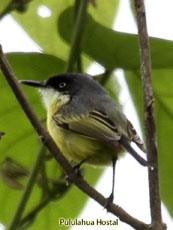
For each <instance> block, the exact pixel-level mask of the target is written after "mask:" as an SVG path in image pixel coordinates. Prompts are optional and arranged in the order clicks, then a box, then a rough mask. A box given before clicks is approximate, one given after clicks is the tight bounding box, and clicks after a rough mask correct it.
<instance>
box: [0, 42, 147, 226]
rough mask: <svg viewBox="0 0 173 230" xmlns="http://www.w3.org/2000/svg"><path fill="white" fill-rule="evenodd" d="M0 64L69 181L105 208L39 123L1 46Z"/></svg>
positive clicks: (114, 209) (126, 218) (133, 222)
mask: <svg viewBox="0 0 173 230" xmlns="http://www.w3.org/2000/svg"><path fill="white" fill-rule="evenodd" d="M0 64H1V69H2V72H3V74H4V76H5V77H6V79H7V81H8V83H9V85H10V86H11V88H12V90H13V92H14V94H15V96H16V98H17V99H18V102H19V103H20V105H21V107H22V108H23V110H24V112H25V113H26V116H27V117H28V119H29V120H30V122H31V124H32V125H33V127H34V129H35V131H36V132H37V133H38V135H39V137H40V138H41V140H42V141H43V143H44V144H45V145H46V146H47V148H48V149H49V150H50V152H51V154H52V155H53V157H54V158H55V160H56V161H57V163H58V164H59V165H60V167H61V168H62V169H63V171H64V172H65V173H66V174H67V175H68V179H69V181H70V182H71V183H74V184H75V185H76V186H77V187H78V188H79V189H80V190H81V191H83V192H84V193H85V194H87V195H88V196H90V197H91V198H93V199H94V200H95V201H96V202H98V203H99V204H100V205H101V206H103V207H104V205H105V202H106V198H105V197H103V196H102V195H101V194H100V193H99V192H97V191H96V190H95V189H94V188H92V187H91V186H90V185H89V184H88V183H87V182H86V181H85V180H84V179H83V178H82V177H81V176H80V175H78V174H76V173H75V170H74V169H73V168H72V166H71V165H70V164H69V162H68V161H67V160H66V159H65V157H64V156H63V155H62V154H61V153H60V151H59V149H58V147H57V145H56V144H55V142H54V141H53V139H52V138H51V136H50V135H49V133H48V132H47V131H46V130H45V128H44V127H43V125H42V124H41V122H40V121H39V119H38V117H37V116H36V114H35V112H34V111H33V109H32V107H31V105H30V103H29V101H28V99H27V98H26V96H25V94H24V92H23V90H22V89H21V87H20V86H19V83H18V80H17V78H16V77H15V74H14V72H13V71H12V69H11V67H10V65H9V64H8V61H7V59H6V57H5V55H4V54H3V51H2V48H1V46H0ZM107 210H108V211H109V212H111V213H112V214H115V215H116V216H117V217H119V219H120V220H121V221H123V222H126V223H127V224H129V225H130V226H132V227H133V228H135V229H137V230H149V225H147V224H145V223H143V222H142V221H139V220H137V219H136V218H134V217H132V216H130V215H129V214H128V213H126V212H125V211H124V210H123V209H122V208H120V207H119V206H117V205H115V204H110V205H109V207H108V208H107ZM13 230H15V229H13Z"/></svg>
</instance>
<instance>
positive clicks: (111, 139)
mask: <svg viewBox="0 0 173 230" xmlns="http://www.w3.org/2000/svg"><path fill="white" fill-rule="evenodd" d="M20 82H21V83H23V84H25V85H28V86H33V87H36V88H38V90H39V92H40V93H41V95H42V100H43V104H44V106H45V108H46V110H47V128H48V132H49V133H50V135H51V136H52V138H53V140H54V141H55V143H56V144H57V146H58V148H59V149H60V151H61V153H62V154H63V155H64V156H65V158H66V159H67V160H68V161H69V162H70V163H71V165H73V166H77V167H80V166H81V164H83V163H87V164H90V165H94V166H107V165H110V164H112V166H113V177H112V180H113V182H112V191H111V193H110V196H109V197H108V198H107V199H106V203H105V208H107V207H108V206H109V205H110V204H111V203H112V202H113V199H114V184H115V182H114V181H115V165H116V162H117V159H118V158H119V157H120V156H121V155H123V153H124V152H125V151H127V152H128V153H129V154H130V155H132V156H133V157H134V158H135V159H136V160H137V161H138V162H139V163H140V164H141V165H143V166H147V167H148V166H149V163H148V162H147V161H146V160H145V159H144V158H142V157H141V156H140V155H139V154H138V153H137V152H136V151H135V150H134V148H133V147H132V146H131V142H134V143H135V144H136V145H137V147H138V148H139V149H140V150H142V151H143V152H146V150H145V147H144V144H143V142H142V140H141V138H140V137H139V135H138V134H137V132H136V130H135V128H134V127H133V125H132V123H131V122H130V121H129V120H128V119H127V117H126V116H125V114H124V113H123V112H122V110H121V108H120V106H119V105H118V104H117V103H116V102H115V101H114V100H113V99H112V98H111V97H110V96H109V94H108V92H107V91H106V90H105V89H104V88H103V87H102V86H101V85H100V84H99V83H98V82H96V81H95V80H94V79H93V78H92V77H90V76H88V75H85V74H82V73H62V74H58V75H54V76H51V77H50V78H48V79H47V80H45V81H42V82H41V81H35V80H21V81H20Z"/></svg>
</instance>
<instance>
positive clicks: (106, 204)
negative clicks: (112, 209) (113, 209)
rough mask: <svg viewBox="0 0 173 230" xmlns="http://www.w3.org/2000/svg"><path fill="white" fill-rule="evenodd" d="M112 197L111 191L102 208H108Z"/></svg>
mask: <svg viewBox="0 0 173 230" xmlns="http://www.w3.org/2000/svg"><path fill="white" fill-rule="evenodd" d="M113 199H114V196H113V193H111V195H110V196H109V197H108V198H107V199H106V202H105V204H104V208H105V209H108V207H109V205H110V204H112V202H113Z"/></svg>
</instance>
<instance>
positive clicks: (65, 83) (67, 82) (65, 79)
mask: <svg viewBox="0 0 173 230" xmlns="http://www.w3.org/2000/svg"><path fill="white" fill-rule="evenodd" d="M21 83H24V84H26V85H30V86H34V87H38V88H40V89H41V88H42V89H44V88H45V89H46V88H47V89H49V88H50V89H54V90H55V91H58V92H60V93H61V94H64V95H69V96H73V95H76V93H77V92H79V91H83V92H84V91H86V92H98V91H102V92H104V90H103V88H102V87H101V85H99V84H98V83H97V82H95V81H93V80H92V79H91V78H90V77H88V76H85V75H83V74H79V73H64V74H59V75H55V76H52V77H50V78H49V79H48V80H46V81H44V82H38V81H30V80H22V81H21Z"/></svg>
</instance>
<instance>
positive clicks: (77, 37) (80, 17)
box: [66, 0, 89, 72]
mask: <svg viewBox="0 0 173 230" xmlns="http://www.w3.org/2000/svg"><path fill="white" fill-rule="evenodd" d="M88 1H89V0H83V1H80V2H79V3H80V4H79V9H78V10H77V15H76V19H75V25H74V29H73V34H72V41H71V49H70V54H69V58H68V61H67V67H66V72H72V71H73V65H74V63H75V61H76V59H77V56H78V55H79V48H80V47H79V45H80V41H81V36H82V33H83V29H84V23H85V18H86V12H87V6H88Z"/></svg>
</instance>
